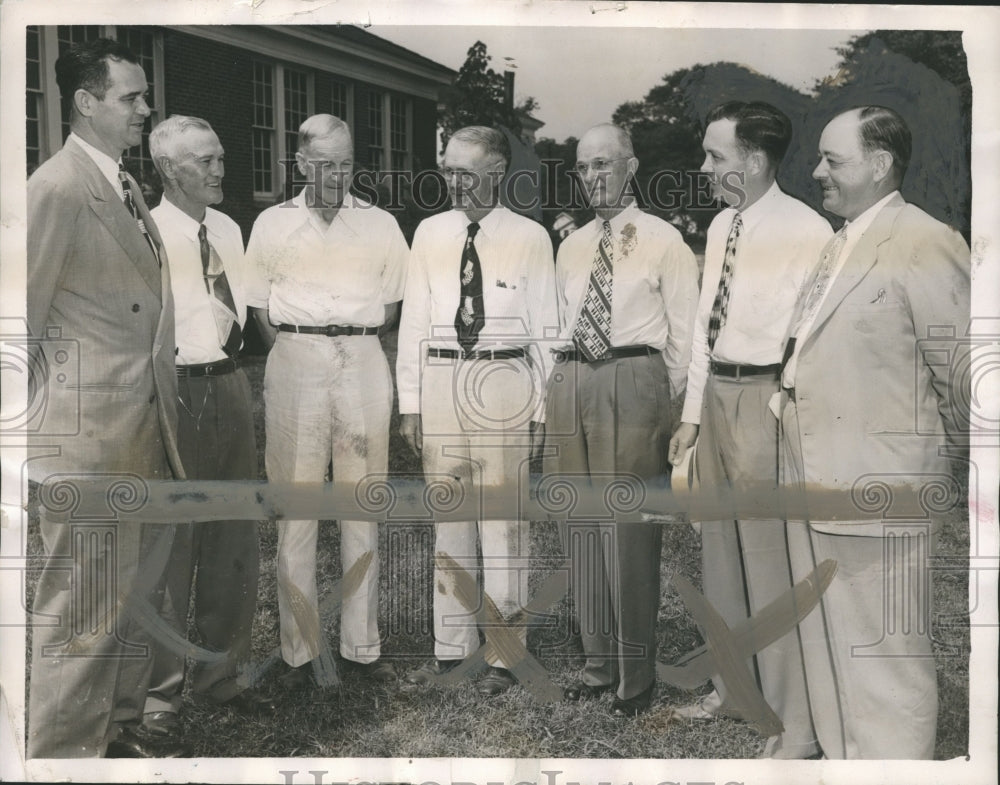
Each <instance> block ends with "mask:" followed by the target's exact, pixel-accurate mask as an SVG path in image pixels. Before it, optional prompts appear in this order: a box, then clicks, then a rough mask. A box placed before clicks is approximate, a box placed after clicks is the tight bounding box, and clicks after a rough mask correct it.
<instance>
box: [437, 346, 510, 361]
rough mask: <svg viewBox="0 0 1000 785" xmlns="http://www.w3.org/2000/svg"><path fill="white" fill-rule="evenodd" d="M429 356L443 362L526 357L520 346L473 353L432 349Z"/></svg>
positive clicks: (480, 350) (479, 350)
mask: <svg viewBox="0 0 1000 785" xmlns="http://www.w3.org/2000/svg"><path fill="white" fill-rule="evenodd" d="M427 356H428V357H439V358H441V359H442V360H459V359H461V360H512V359H514V358H515V357H524V356H526V355H525V351H524V347H522V346H518V347H517V348H515V349H477V350H476V351H473V352H461V351H459V350H458V349H437V348H434V347H431V348H429V349H428V350H427Z"/></svg>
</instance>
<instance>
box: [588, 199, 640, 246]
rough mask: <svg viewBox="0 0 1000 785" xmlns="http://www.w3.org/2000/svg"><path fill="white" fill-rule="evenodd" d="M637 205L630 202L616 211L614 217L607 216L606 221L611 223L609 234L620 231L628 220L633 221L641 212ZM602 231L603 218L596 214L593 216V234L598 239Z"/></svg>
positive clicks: (613, 234)
mask: <svg viewBox="0 0 1000 785" xmlns="http://www.w3.org/2000/svg"><path fill="white" fill-rule="evenodd" d="M641 212H642V211H641V210H640V209H639V205H637V204H636V203H635V202H630V203H629V204H628V205H626V206H625V208H624V209H623V210H622V211H621V212H620V213H618V215H616V216H615V217H614V218H609V219H608V223H610V224H611V234H612V236H615V235H617V234H618V233H620V232H621V230H622V228H623V227H624V226H625V224H627V223H628V222H629V221H634V220H635V217H636V215H638V214H639V213H641ZM603 233H604V219H603V218H600V217H598V216H594V234H595V235H596V236H597V238H598V239H600V236H601V235H602V234H603Z"/></svg>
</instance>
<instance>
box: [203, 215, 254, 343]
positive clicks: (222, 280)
mask: <svg viewBox="0 0 1000 785" xmlns="http://www.w3.org/2000/svg"><path fill="white" fill-rule="evenodd" d="M198 244H199V245H200V246H201V271H202V274H203V275H204V276H205V288H206V289H207V290H208V293H209V294H210V295H212V312H213V313H214V315H215V325H216V327H217V328H218V331H219V345H220V346H221V347H222V350H223V351H224V352H225V353H226V354H227V355H228V356H229V357H235V356H236V355H237V354H239V351H240V344H242V343H243V333H242V331H241V330H240V322H239V319H237V318H236V301H235V300H233V292H232V290H231V289H230V288H229V279H228V278H226V270H225V268H224V267H223V266H222V259H220V258H219V254H218V253H216V251H215V248H213V247H212V244H211V243H210V242H209V241H208V231H207V230H206V228H205V224H201V225H200V226H199V227H198Z"/></svg>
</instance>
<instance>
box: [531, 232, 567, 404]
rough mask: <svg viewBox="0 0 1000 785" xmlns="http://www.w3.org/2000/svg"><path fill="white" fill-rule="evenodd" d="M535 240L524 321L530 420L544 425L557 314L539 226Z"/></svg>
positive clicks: (547, 245) (551, 267)
mask: <svg viewBox="0 0 1000 785" xmlns="http://www.w3.org/2000/svg"><path fill="white" fill-rule="evenodd" d="M539 230H540V231H538V232H537V233H536V237H537V239H536V240H535V241H534V243H533V247H532V251H531V253H530V256H529V261H528V270H529V273H528V274H529V281H528V291H527V293H526V294H527V298H528V317H529V319H530V320H531V325H530V330H531V337H532V339H533V341H532V342H531V343H529V344H528V351H529V352H530V354H531V360H532V374H533V378H534V385H535V386H534V389H535V395H536V400H535V413H534V414H533V415H532V418H531V419H532V420H534V421H535V422H545V387H546V384H547V383H548V379H549V373H551V371H552V364H553V357H552V353H551V352H550V351H549V348H550V347H552V346H554V345H555V343H556V341H557V339H558V337H559V311H558V306H557V304H556V271H555V263H554V261H553V258H552V241H551V240H550V239H549V235H548V232H546V231H545V230H544V229H542V228H541V227H540V226H539Z"/></svg>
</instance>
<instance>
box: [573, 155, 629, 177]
mask: <svg viewBox="0 0 1000 785" xmlns="http://www.w3.org/2000/svg"><path fill="white" fill-rule="evenodd" d="M629 158H631V156H629V155H623V156H622V157H620V158H595V159H594V160H593V161H590V162H589V163H588V162H587V161H577V162H576V166H574V167H573V171H574V172H576V173H577V174H579V175H585V174H587V172H589V171H590V170H593V171H595V172H610V171H611V164H613V163H615V162H616V161H627V160H628V159H629Z"/></svg>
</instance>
